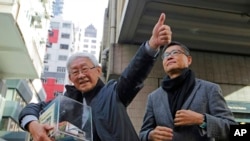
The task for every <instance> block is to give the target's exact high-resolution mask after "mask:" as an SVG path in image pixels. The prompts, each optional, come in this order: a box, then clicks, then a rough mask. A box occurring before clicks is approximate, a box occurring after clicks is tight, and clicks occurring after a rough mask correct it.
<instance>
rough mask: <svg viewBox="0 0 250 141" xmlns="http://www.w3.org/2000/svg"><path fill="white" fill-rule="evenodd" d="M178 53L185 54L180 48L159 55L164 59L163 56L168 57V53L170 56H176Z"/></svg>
mask: <svg viewBox="0 0 250 141" xmlns="http://www.w3.org/2000/svg"><path fill="white" fill-rule="evenodd" d="M178 54H184V55H186V54H185V53H184V52H183V51H180V50H173V51H171V52H164V53H163V54H162V56H161V58H162V59H165V58H168V57H169V56H170V55H171V56H176V55H178Z"/></svg>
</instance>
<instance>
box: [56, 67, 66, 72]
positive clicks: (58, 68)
mask: <svg viewBox="0 0 250 141" xmlns="http://www.w3.org/2000/svg"><path fill="white" fill-rule="evenodd" d="M56 71H57V72H66V68H65V67H57V70H56Z"/></svg>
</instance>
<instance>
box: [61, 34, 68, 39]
mask: <svg viewBox="0 0 250 141" xmlns="http://www.w3.org/2000/svg"><path fill="white" fill-rule="evenodd" d="M69 37H70V34H68V33H62V34H61V38H64V39H69Z"/></svg>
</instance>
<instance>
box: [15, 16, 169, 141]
mask: <svg viewBox="0 0 250 141" xmlns="http://www.w3.org/2000/svg"><path fill="white" fill-rule="evenodd" d="M164 22H165V14H164V13H162V14H161V16H160V18H159V20H158V22H157V23H156V25H155V27H154V29H153V31H152V36H151V38H150V40H149V41H147V42H145V43H143V44H142V45H141V47H140V48H139V49H138V51H137V53H136V55H135V56H134V57H133V59H132V61H131V62H130V64H129V65H128V66H127V68H126V69H125V70H124V71H123V73H122V74H121V76H120V77H119V79H118V80H117V81H115V80H111V81H109V82H107V84H104V83H103V82H102V81H101V79H100V76H101V67H100V66H99V65H98V62H97V60H96V59H95V58H94V57H93V56H92V55H91V54H86V53H76V54H74V55H72V56H71V57H70V58H69V60H68V63H67V69H68V72H69V79H70V80H71V82H72V83H73V84H74V85H73V86H66V93H65V96H68V97H70V98H72V99H75V100H77V101H79V102H84V101H86V103H87V105H89V106H90V107H91V108H92V121H93V140H94V141H139V138H138V135H137V133H136V131H135V129H134V127H133V125H132V123H131V121H130V119H129V116H128V114H127V112H126V107H127V106H128V105H129V104H130V103H131V101H132V100H133V98H134V97H135V96H136V94H137V93H138V91H139V90H140V89H141V88H142V87H143V81H144V80H145V79H146V77H147V75H148V74H149V72H150V71H151V69H152V67H153V65H154V62H155V61H156V57H157V56H158V54H159V47H160V46H163V45H166V44H169V43H170V42H171V37H172V32H171V29H170V27H169V26H168V25H165V24H164ZM83 99H84V100H83ZM47 104H48V103H46V102H41V103H38V104H34V103H31V104H29V105H27V106H26V107H25V108H24V109H23V110H22V112H21V114H20V115H19V122H20V126H21V127H22V128H23V129H24V130H26V131H29V132H30V133H31V135H32V137H33V139H34V140H35V141H51V139H50V138H49V137H48V136H47V133H48V131H49V130H51V129H52V128H53V127H51V126H49V125H47V124H40V123H39V122H38V118H39V113H40V111H42V110H43V108H44V107H45V106H46V105H47Z"/></svg>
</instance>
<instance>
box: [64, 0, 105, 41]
mask: <svg viewBox="0 0 250 141" xmlns="http://www.w3.org/2000/svg"><path fill="white" fill-rule="evenodd" d="M107 7H108V0H64V7H63V18H64V20H71V21H73V22H74V23H75V24H79V25H81V27H83V28H86V27H87V26H89V25H90V24H93V25H94V27H95V28H96V29H97V38H98V40H99V41H100V40H101V38H102V32H103V23H104V12H105V9H106V8H107Z"/></svg>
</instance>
